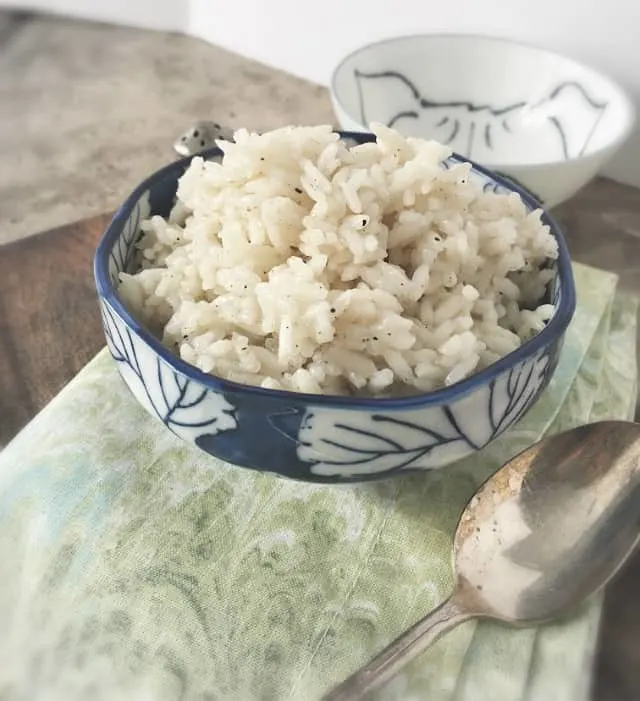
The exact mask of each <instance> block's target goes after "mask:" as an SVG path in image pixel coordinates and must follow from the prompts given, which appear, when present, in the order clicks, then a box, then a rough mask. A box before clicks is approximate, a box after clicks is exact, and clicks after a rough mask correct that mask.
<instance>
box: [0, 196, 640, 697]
mask: <svg viewBox="0 0 640 701" xmlns="http://www.w3.org/2000/svg"><path fill="white" fill-rule="evenodd" d="M616 187H617V186H616ZM629 190H630V189H629ZM587 193H588V190H587ZM588 201H589V202H590V203H591V204H593V199H592V198H589V199H588ZM638 203H639V199H638V195H637V194H635V191H634V194H633V204H634V206H636V205H638ZM585 211H586V213H583V214H575V212H573V213H572V212H571V211H568V210H561V211H560V212H559V216H558V218H559V219H560V220H561V221H563V223H564V224H565V225H568V227H569V228H572V226H571V225H572V224H574V225H575V222H576V217H577V218H580V217H588V218H590V220H591V221H593V219H595V220H596V221H597V219H598V217H600V218H601V217H602V209H601V208H598V213H596V212H591V213H590V212H589V206H587V208H586V210H585ZM589 214H591V217H589ZM108 220H109V217H108V216H107V215H104V216H100V217H95V218H93V219H87V220H84V221H81V222H78V223H76V224H72V225H69V226H66V227H62V228H60V229H55V230H53V231H49V232H46V233H43V234H39V235H37V236H33V237H31V238H28V239H24V240H22V241H18V242H15V243H11V244H7V245H5V246H1V247H0V444H6V442H7V441H8V440H10V438H11V437H12V436H13V435H15V434H16V433H17V432H18V430H19V429H20V428H22V427H23V426H24V425H25V424H26V423H27V422H28V421H29V420H30V419H31V418H32V417H33V416H34V415H35V414H36V413H37V412H38V411H39V410H40V409H41V408H42V407H43V406H44V405H45V404H46V403H47V402H48V401H49V400H50V399H51V398H52V397H53V396H55V394H56V393H57V392H58V391H59V390H60V389H61V388H62V387H63V386H64V385H65V384H66V383H67V382H68V381H69V380H70V379H71V378H72V377H73V376H74V375H75V374H76V373H77V372H78V371H79V370H80V368H82V366H83V365H84V364H85V363H86V362H87V361H88V360H89V359H90V358H91V357H92V356H93V355H95V353H96V352H97V351H98V350H99V349H100V348H101V347H102V346H103V345H104V341H103V336H102V332H101V328H100V320H99V314H98V308H97V303H96V293H95V287H94V283H93V273H92V258H93V252H94V249H95V246H96V243H97V241H98V239H99V237H100V235H101V233H102V231H103V230H104V227H105V225H106V224H107V222H108ZM600 221H602V220H601V219H600ZM568 238H569V244H570V246H571V243H572V242H571V232H570V231H569V232H568ZM599 240H600V244H599V253H600V257H599V259H598V260H596V261H594V260H593V256H594V252H593V249H592V247H590V246H588V245H586V244H584V243H581V242H580V241H575V240H574V245H573V246H571V247H572V254H573V256H574V258H576V259H578V260H583V261H584V262H591V263H594V262H595V263H596V264H597V263H600V265H601V267H602V266H603V265H604V264H605V263H606V261H605V251H604V249H611V248H612V244H613V248H614V253H615V255H616V256H619V257H620V258H621V261H622V260H624V266H623V270H621V271H620V270H618V272H622V278H623V280H622V282H623V286H624V287H625V288H627V289H636V288H637V285H638V280H637V278H636V277H635V275H633V272H635V271H636V270H637V266H638V263H639V262H640V261H639V257H638V252H639V248H638V244H640V242H639V241H637V240H636V241H635V242H634V243H635V247H633V248H625V250H621V248H622V245H621V244H620V243H619V242H618V241H615V242H614V240H611V239H609V245H608V246H606V245H605V244H604V243H603V241H602V236H600V237H599ZM616 267H617V266H616ZM593 699H594V701H640V556H636V557H635V558H633V559H632V560H631V562H630V563H629V564H628V565H627V566H626V567H625V569H624V570H623V572H622V573H621V574H620V575H619V576H618V577H617V578H616V580H615V581H614V582H613V583H612V584H611V585H610V586H609V588H608V590H607V596H606V600H605V608H604V615H603V622H602V628H601V637H600V642H599V654H598V658H597V662H596V675H595V685H594V689H593ZM479 701H499V700H498V699H495V700H494V699H481V700H479Z"/></svg>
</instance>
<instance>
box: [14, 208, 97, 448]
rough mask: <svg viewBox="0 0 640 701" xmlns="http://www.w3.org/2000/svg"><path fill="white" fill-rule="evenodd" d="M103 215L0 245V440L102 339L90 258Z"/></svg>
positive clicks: (42, 403) (50, 394)
mask: <svg viewBox="0 0 640 701" xmlns="http://www.w3.org/2000/svg"><path fill="white" fill-rule="evenodd" d="M108 221H109V217H108V216H106V215H104V216H100V217H96V218H94V219H86V220H84V221H82V222H78V223H77V224H72V225H70V226H66V227H63V228H60V229H55V230H53V231H48V232H46V233H43V234H39V235H37V236H31V237H29V238H27V239H23V240H21V241H16V242H15V243H10V244H7V245H5V246H2V247H0V445H3V444H6V443H7V442H8V441H9V440H10V439H11V437H12V436H13V435H15V434H16V433H17V432H18V431H19V430H20V429H21V428H22V427H23V426H24V425H25V424H26V423H27V422H28V421H29V420H30V419H31V418H32V417H33V416H35V414H36V413H37V412H38V411H39V410H40V409H41V408H42V407H43V406H45V404H47V402H48V401H49V400H50V399H52V398H53V397H54V396H55V395H56V394H57V393H58V392H59V391H60V389H61V388H62V387H64V385H65V384H66V383H67V382H68V381H69V380H70V379H71V378H72V377H73V376H74V375H75V374H76V373H77V372H78V370H80V368H82V366H83V365H85V364H86V362H87V361H88V360H89V359H90V358H91V357H92V356H93V355H95V353H96V352H97V351H98V350H99V349H100V348H101V347H102V346H103V345H104V340H103V336H102V332H101V327H100V318H99V315H98V308H97V303H96V292H95V286H94V284H93V273H92V263H93V252H94V249H95V246H96V243H97V241H98V239H99V237H100V235H101V233H102V231H103V230H104V227H105V225H106V223H107V222H108Z"/></svg>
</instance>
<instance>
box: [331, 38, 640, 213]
mask: <svg viewBox="0 0 640 701" xmlns="http://www.w3.org/2000/svg"><path fill="white" fill-rule="evenodd" d="M331 96H332V100H333V105H334V109H335V112H336V114H337V116H338V119H339V122H340V126H341V127H342V128H343V129H346V130H351V131H369V130H370V129H369V125H370V124H371V123H372V122H382V123H383V124H387V125H389V126H393V127H394V128H395V129H397V130H398V131H400V132H401V133H402V134H405V135H408V136H418V137H422V138H432V139H436V140H437V141H440V142H442V143H445V144H448V145H450V146H451V148H452V149H453V150H454V151H455V152H457V153H458V154H460V155H462V156H463V157H465V158H471V159H473V160H474V161H476V162H478V163H480V164H481V165H483V166H485V167H487V168H490V169H491V170H493V171H496V172H498V173H500V174H501V175H503V176H507V177H509V178H511V179H512V180H514V181H515V182H516V183H518V184H520V185H522V186H523V187H525V188H526V189H527V190H529V191H530V192H531V193H532V194H533V195H534V196H535V197H536V198H537V199H539V200H540V201H541V202H542V203H543V204H544V205H545V207H552V206H554V205H556V204H559V203H560V202H562V201H564V200H566V199H568V198H569V197H571V196H572V195H573V194H575V193H576V192H577V191H578V190H579V189H580V188H581V187H583V186H584V185H585V184H586V183H587V182H588V181H589V180H591V179H592V178H593V177H594V176H595V174H596V173H597V172H598V170H599V169H600V168H601V167H602V166H603V164H604V163H605V162H606V161H607V160H608V159H609V158H610V157H611V156H612V155H613V154H614V153H615V152H616V151H617V150H618V149H619V148H620V146H621V145H622V144H623V142H624V141H625V140H626V138H627V137H628V136H629V133H630V131H631V129H632V128H633V125H634V122H635V109H634V106H633V103H632V102H631V100H630V99H629V97H628V96H627V95H626V93H625V92H624V91H623V90H622V89H621V88H620V87H619V86H618V85H616V83H614V82H613V81H612V80H610V79H609V78H607V77H606V76H604V75H602V74H601V73H598V72H596V71H594V70H592V69H591V68H588V67H586V66H584V65H581V64H580V63H577V62H576V61H573V60H571V59H569V58H565V57H564V56H560V55H558V54H554V53H551V52H549V51H544V50H542V49H538V48H535V47H532V46H527V45H524V44H519V43H516V42H512V41H507V40H504V39H495V38H490V37H479V36H471V35H439V34H432V35H422V36H410V37H399V38H394V39H389V40H386V41H382V42H379V43H376V44H369V45H368V46H364V47H362V48H360V49H358V50H357V51H354V52H353V53H351V54H349V55H348V56H347V57H346V58H344V59H343V60H342V61H341V63H340V64H339V65H338V67H337V68H336V69H335V71H334V73H333V77H332V81H331Z"/></svg>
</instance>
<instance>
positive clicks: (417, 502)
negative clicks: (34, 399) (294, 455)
mask: <svg viewBox="0 0 640 701" xmlns="http://www.w3.org/2000/svg"><path fill="white" fill-rule="evenodd" d="M574 271H575V276H576V283H577V288H578V307H577V310H576V315H575V319H574V321H573V322H572V324H571V326H570V328H569V330H568V333H567V338H566V342H565V345H564V348H563V352H562V356H561V360H560V364H559V367H558V370H557V371H556V373H555V375H554V378H553V380H552V382H551V383H550V385H549V387H548V389H547V390H546V391H545V393H544V395H543V397H542V398H541V399H540V400H539V402H538V403H537V404H536V406H535V407H534V408H533V409H532V410H531V411H530V412H529V413H528V414H527V416H525V417H524V419H523V420H522V421H521V422H520V423H519V424H518V425H517V426H515V427H514V428H513V429H511V430H510V431H509V432H508V433H507V434H505V435H504V436H503V437H501V438H500V439H498V440H497V441H496V442H495V443H493V444H491V445H490V446H488V447H487V448H486V449H485V450H484V451H482V452H481V453H480V454H477V455H474V456H472V457H470V458H468V459H466V460H464V461H462V462H460V463H458V464H456V465H454V466H451V467H450V468H446V469H444V470H441V471H439V472H433V473H425V474H417V475H409V476H406V477H398V478H394V479H393V480H388V481H385V482H379V483H369V484H363V485H348V486H344V485H343V486H332V485H309V484H302V483H297V482H292V481H287V480H281V479H277V478H275V477H273V476H271V475H268V474H261V473H256V472H251V471H248V470H243V469H239V468H236V467H233V466H230V465H227V464H224V463H222V462H220V461H217V460H215V459H213V458H211V457H209V456H207V455H205V454H203V453H201V452H200V451H198V450H197V449H194V448H191V447H190V446H187V445H186V444H183V443H181V442H180V441H179V440H178V439H177V438H175V437H174V436H173V435H172V434H171V433H170V432H168V431H166V429H165V428H164V427H163V426H161V425H159V424H158V423H156V422H155V421H154V420H153V419H151V418H150V417H148V416H147V415H146V414H145V413H144V412H143V410H142V409H140V407H139V406H138V405H137V404H136V402H135V400H134V399H133V398H132V397H131V396H130V395H129V393H128V391H127V390H126V388H125V387H124V385H123V383H122V382H121V380H120V378H119V376H118V373H117V370H116V368H115V365H114V363H113V362H112V361H111V359H110V358H109V356H108V355H107V354H106V352H104V351H103V352H101V353H100V354H99V355H98V356H97V357H96V358H95V359H94V360H93V361H92V362H91V363H90V364H89V365H88V366H87V367H86V368H85V369H84V370H83V371H82V372H81V373H80V374H79V375H78V376H77V377H76V378H75V379H74V380H73V381H72V382H71V383H70V384H69V385H68V386H67V387H66V388H65V389H64V390H63V391H62V392H61V393H60V395H58V397H56V399H54V401H53V402H52V403H51V404H50V405H49V406H48V407H46V408H45V409H44V410H43V411H42V412H41V413H40V414H39V415H38V416H37V417H36V418H35V419H34V420H33V421H32V422H31V424H30V425H29V426H28V427H27V428H25V429H24V431H22V433H21V434H20V435H19V436H18V437H16V439H14V441H13V442H12V443H11V444H10V445H9V446H8V447H7V448H6V449H5V450H4V451H3V452H2V453H0V630H2V631H3V633H2V635H1V636H0V660H2V663H1V664H0V698H2V699H3V701H23V700H25V701H27V700H28V701H58V700H60V701H62V700H64V701H85V700H86V699H91V700H92V701H102V700H103V699H104V700H105V701H106V700H108V701H120V700H121V699H122V700H124V699H127V700H130V699H135V701H138V700H140V701H146V700H147V699H148V700H149V701H151V700H153V701H165V700H166V701H176V700H178V699H182V700H185V701H218V700H220V701H222V700H224V701H254V700H255V701H258V700H259V701H281V700H283V701H284V700H285V699H289V700H291V701H297V700H298V699H299V700H300V701H313V700H314V699H318V698H320V696H321V695H322V694H323V693H324V692H325V691H326V690H327V689H328V688H329V687H331V686H332V685H333V684H334V683H335V682H337V681H339V680H341V679H342V678H344V677H345V676H346V675H348V674H349V673H351V672H353V671H354V670H355V669H356V668H357V667H359V666H360V665H361V664H363V663H364V662H365V661H367V660H368V659H369V658H370V657H371V656H372V655H373V654H374V653H375V652H377V651H378V650H379V649H381V648H382V647H383V646H384V645H386V644H387V643H388V642H389V641H390V640H392V639H393V638H394V637H395V636H396V635H397V634H399V633H400V632H401V631H402V630H403V629H405V628H406V627H408V626H409V625H411V624H412V623H413V622H415V620H417V619H418V618H419V617H421V616H423V615H424V614H425V613H427V612H428V611H429V610H430V609H432V608H433V607H434V606H436V605H437V604H438V603H439V602H440V601H442V600H443V599H444V598H445V597H446V596H447V595H448V594H449V593H450V590H451V587H452V584H453V582H452V572H451V564H450V552H451V545H452V536H453V532H454V529H455V525H456V522H457V519H458V516H459V514H460V512H461V510H462V509H463V507H464V505H465V503H466V501H467V500H468V498H469V497H470V496H471V494H472V493H473V492H474V491H475V489H476V487H477V485H478V484H479V483H480V482H481V481H482V480H483V479H485V478H486V477H487V476H488V475H490V474H491V473H492V472H493V471H494V470H495V469H497V468H498V467H499V466H500V464H502V462H504V461H505V460H507V459H508V458H509V457H511V456H512V455H514V454H515V453H516V452H518V451H519V450H521V449H522V448H524V447H526V446H528V445H530V444H531V443H532V442H534V441H536V440H538V439H539V438H540V437H542V436H543V435H545V434H547V433H550V432H555V431H559V430H564V429H566V428H569V427H571V426H573V425H578V424H581V423H585V422H587V421H595V420H599V419H603V418H630V417H631V416H632V414H633V410H634V406H635V400H636V386H637V377H636V350H635V343H636V340H635V339H636V319H637V313H638V301H637V300H636V299H634V298H631V297H628V296H624V295H622V294H616V277H615V276H614V275H611V274H609V273H604V272H602V271H597V270H594V269H591V268H586V267H584V266H579V265H576V266H575V270H574ZM600 611H601V596H600V595H598V596H595V597H593V598H592V599H591V600H589V601H587V602H585V603H584V604H583V605H582V606H581V607H580V608H579V610H577V611H574V612H572V614H571V615H570V616H569V617H567V618H566V620H563V621H560V622H558V623H555V624H553V625H548V626H544V627H540V628H535V629H524V630H512V629H508V628H506V627H504V626H501V625H498V624H495V623H492V622H489V621H482V622H469V623H467V624H464V625H463V626H461V627H460V628H458V629H457V630H455V631H453V632H451V633H450V634H449V635H448V636H446V637H445V638H443V639H442V640H441V641H439V642H438V643H437V644H436V645H435V646H434V647H433V648H432V649H431V650H429V651H428V652H427V653H425V654H424V655H423V656H422V657H421V658H420V659H418V660H416V661H415V662H413V663H412V664H411V665H409V666H408V667H407V669H406V670H405V672H404V673H403V674H401V675H400V676H399V677H398V678H396V679H395V680H393V681H392V682H390V683H389V684H388V685H387V686H386V687H385V688H384V689H382V690H381V691H380V692H378V694H377V696H376V697H375V698H378V699H380V700H382V699H384V700H389V701H391V700H393V701H395V700H400V699H402V700H403V701H485V700H487V701H493V700H494V699H495V700H496V701H516V700H517V701H556V700H557V701H581V700H582V699H585V698H586V697H587V694H588V689H589V684H590V678H591V667H592V660H593V655H594V649H595V641H596V635H597V628H598V621H599V616H600Z"/></svg>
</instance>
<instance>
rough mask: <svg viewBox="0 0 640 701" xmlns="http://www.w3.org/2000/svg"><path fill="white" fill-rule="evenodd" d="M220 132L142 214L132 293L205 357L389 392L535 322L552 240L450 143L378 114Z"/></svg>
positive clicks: (220, 366) (196, 355)
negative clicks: (340, 127)
mask: <svg viewBox="0 0 640 701" xmlns="http://www.w3.org/2000/svg"><path fill="white" fill-rule="evenodd" d="M373 131H374V132H375V133H376V135H377V143H368V144H363V145H360V146H355V147H353V148H348V147H347V146H346V145H345V144H344V143H343V142H342V141H340V140H339V138H338V136H337V135H336V134H335V133H333V132H332V130H331V128H330V127H328V126H320V127H287V128H284V129H278V130H276V131H272V132H268V133H265V134H261V135H259V134H253V133H249V132H247V131H245V130H242V129H241V130H239V131H237V132H236V134H235V143H227V142H220V144H219V145H220V147H221V148H222V149H223V151H224V159H223V161H222V163H214V162H207V161H204V160H203V159H202V158H194V159H193V161H192V162H191V165H190V166H189V168H188V170H187V171H186V173H185V174H184V175H183V176H182V178H181V180H180V183H179V187H178V193H177V202H176V204H175V207H174V209H173V211H172V212H171V215H170V216H169V218H168V220H165V219H163V218H162V217H159V216H154V217H152V218H151V219H150V220H148V221H145V222H144V223H143V224H142V230H143V232H144V233H143V236H142V238H141V241H140V243H139V250H140V257H141V270H140V272H137V273H136V274H134V275H129V274H122V275H121V284H120V287H119V290H120V293H121V295H122V298H123V299H124V301H125V303H126V304H127V305H128V306H129V308H130V309H131V311H132V312H133V313H134V314H135V315H136V316H138V317H139V318H140V319H141V320H142V321H143V322H144V323H145V324H146V325H147V326H148V327H149V328H150V329H151V330H152V331H154V332H155V333H157V334H158V335H159V336H161V338H162V342H163V343H164V344H165V345H166V346H167V347H169V348H171V349H174V350H175V352H176V353H178V354H179V355H180V357H181V358H182V359H183V360H185V361H186V362H188V363H191V364H193V365H195V366H197V367H198V368H200V369H201V370H203V371H204V372H207V373H212V374H214V375H217V376H219V377H223V378H227V379H229V380H234V381H236V382H240V383H245V384H252V385H260V386H262V387H267V388H274V389H275V388H277V389H288V390H295V391H299V392H313V393H326V394H350V393H363V394H375V395H381V396H383V395H384V396H388V395H389V394H394V393H399V394H403V393H406V392H408V391H411V392H416V391H428V390H433V389H435V388H439V387H443V386H445V385H451V384H453V383H455V382H458V381H459V380H461V379H463V378H464V377H466V376H468V375H470V374H472V373H473V372H475V371H477V370H479V369H481V368H484V367H486V366H487V365H489V364H491V363H493V362H494V361H496V360H497V359H498V358H500V357H501V356H504V355H505V354H507V353H509V352H510V351H512V350H514V349H515V348H517V347H518V346H519V345H520V344H521V343H522V342H523V340H525V339H527V338H528V337H530V336H531V335H532V334H535V333H537V332H539V331H540V330H541V329H542V328H543V326H544V324H545V322H546V321H547V320H548V319H549V318H550V316H551V315H552V313H553V307H552V305H549V304H539V302H540V300H541V299H542V297H543V295H544V292H545V288H546V286H547V284H548V283H549V281H550V280H551V278H552V277H553V272H552V271H551V270H549V269H548V268H546V269H545V267H543V266H544V265H545V264H546V263H548V261H549V260H550V259H554V258H556V257H557V244H556V241H555V238H554V237H553V236H552V235H551V233H550V232H549V230H548V227H547V226H544V225H543V224H542V223H541V221H540V214H541V213H540V211H536V212H533V213H528V212H527V209H526V207H525V206H524V204H523V202H522V200H521V198H520V197H519V196H518V195H517V194H509V195H502V194H495V193H494V192H483V190H482V187H481V186H479V185H478V184H477V183H475V182H473V181H471V180H470V178H469V171H470V166H469V165H468V164H464V165H462V164H461V165H455V166H453V167H451V168H449V169H445V168H443V167H442V165H441V163H442V161H443V160H444V159H445V158H447V157H448V156H449V155H450V150H449V149H448V148H446V147H444V146H442V145H440V144H438V143H436V142H433V141H424V140H420V139H411V138H410V139H405V138H403V137H401V136H400V135H399V134H398V133H397V132H395V131H393V130H392V129H388V128H386V127H382V126H378V125H374V127H373Z"/></svg>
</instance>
